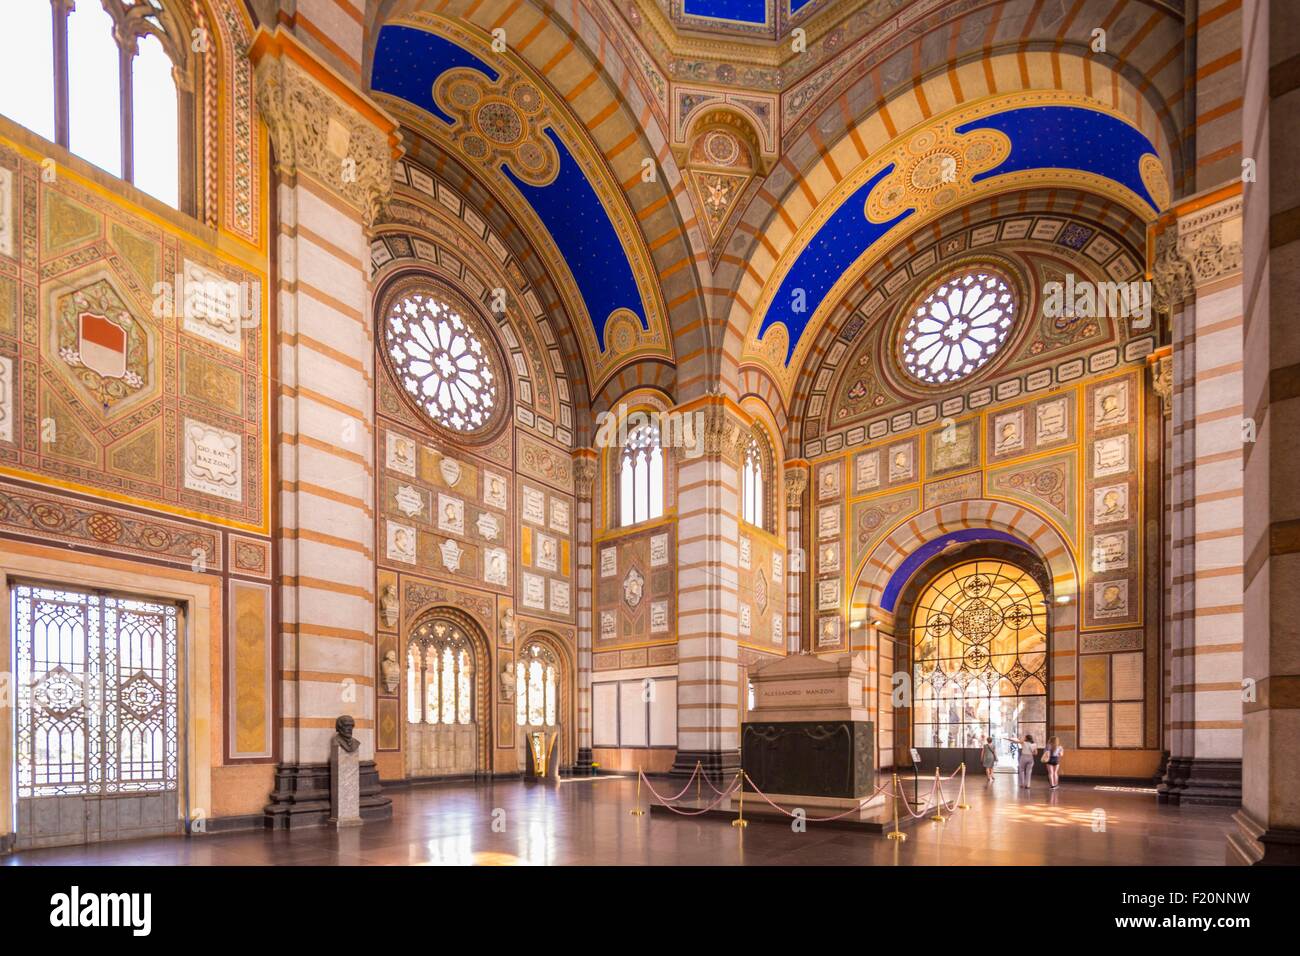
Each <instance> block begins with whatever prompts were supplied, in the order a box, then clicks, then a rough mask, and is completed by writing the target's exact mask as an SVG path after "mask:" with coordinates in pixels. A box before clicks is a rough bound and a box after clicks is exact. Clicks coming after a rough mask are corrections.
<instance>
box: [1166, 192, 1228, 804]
mask: <svg viewBox="0 0 1300 956" xmlns="http://www.w3.org/2000/svg"><path fill="white" fill-rule="evenodd" d="M1151 235H1152V239H1153V241H1154V242H1153V244H1154V248H1155V251H1156V255H1155V260H1154V263H1153V265H1152V270H1151V271H1152V281H1153V284H1154V286H1155V293H1156V294H1155V298H1156V304H1157V307H1158V308H1159V309H1161V310H1162V311H1164V312H1166V313H1167V314H1169V315H1171V317H1172V329H1173V350H1172V355H1171V371H1172V386H1171V391H1172V401H1173V409H1172V419H1171V440H1170V449H1169V450H1170V455H1169V465H1168V467H1169V470H1170V494H1169V535H1170V538H1169V545H1168V546H1169V554H1170V567H1169V576H1170V577H1169V580H1170V592H1169V604H1170V606H1169V635H1168V646H1169V656H1168V668H1169V686H1168V691H1169V728H1168V729H1169V739H1168V741H1167V744H1168V749H1169V760H1168V763H1167V765H1166V768H1165V773H1164V776H1163V778H1162V780H1161V781H1160V784H1159V787H1158V790H1159V799H1160V800H1161V801H1163V802H1169V803H1210V804H1221V805H1236V804H1237V803H1239V802H1240V800H1241V726H1242V723H1241V721H1242V710H1241V679H1242V629H1243V621H1242V603H1241V596H1242V580H1243V570H1244V560H1245V559H1244V552H1243V503H1244V499H1243V485H1242V460H1243V458H1242V448H1243V437H1244V434H1243V431H1244V429H1243V406H1242V401H1243V399H1242V396H1243V378H1242V315H1243V308H1244V303H1243V296H1242V271H1241V236H1242V203H1241V191H1240V184H1236V185H1235V186H1234V185H1229V186H1225V187H1219V188H1218V189H1214V190H1211V191H1209V192H1207V193H1202V194H1198V195H1194V196H1189V197H1185V198H1184V199H1182V200H1179V201H1178V202H1177V203H1176V204H1175V205H1174V206H1173V207H1172V208H1171V209H1169V210H1167V211H1166V212H1165V213H1164V214H1163V215H1162V216H1161V217H1160V219H1159V220H1157V222H1156V223H1155V224H1154V225H1153V226H1152V229H1151Z"/></svg>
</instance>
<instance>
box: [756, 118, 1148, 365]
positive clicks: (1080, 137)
mask: <svg viewBox="0 0 1300 956" xmlns="http://www.w3.org/2000/svg"><path fill="white" fill-rule="evenodd" d="M977 129H995V130H1000V131H1001V132H1003V133H1005V134H1006V136H1007V137H1008V138H1009V139H1010V140H1011V152H1010V153H1009V154H1008V155H1007V157H1006V159H1004V160H1003V161H1002V162H1001V163H999V164H998V165H997V166H996V167H994V168H993V169H990V170H987V171H985V172H983V173H979V174H977V175H976V176H975V177H974V181H975V182H981V181H984V180H989V179H993V178H995V177H997V176H1005V175H1008V174H1010V173H1016V172H1021V171H1023V170H1034V169H1069V170H1079V171H1082V172H1086V173H1092V174H1095V175H1097V176H1101V177H1104V178H1106V179H1109V180H1111V181H1113V182H1116V183H1119V184H1120V185H1122V186H1125V187H1127V188H1128V189H1129V190H1131V191H1132V192H1133V193H1134V194H1135V195H1137V196H1138V197H1139V198H1140V199H1141V200H1142V201H1143V202H1145V203H1147V204H1148V205H1149V206H1150V207H1151V210H1152V213H1153V214H1154V213H1156V212H1159V208H1158V207H1157V206H1156V203H1155V200H1154V199H1153V198H1152V197H1151V194H1150V193H1149V192H1147V188H1146V186H1145V185H1144V184H1143V182H1142V176H1141V174H1140V171H1139V170H1140V161H1141V159H1142V157H1143V156H1144V155H1145V154H1147V153H1153V154H1154V153H1155V152H1156V148H1155V146H1153V145H1152V143H1151V141H1150V140H1149V139H1147V138H1146V136H1144V135H1143V134H1142V133H1140V132H1139V131H1138V130H1136V129H1134V128H1133V127H1132V126H1130V125H1128V124H1127V123H1126V122H1124V121H1123V120H1121V119H1119V118H1118V117H1115V116H1112V115H1110V114H1109V113H1102V112H1100V111H1097V110H1090V109H1085V108H1083V107H1076V106H1033V107H1019V108H1016V109H1011V110H1006V111H1004V112H1001V113H994V114H993V115H991V116H987V117H985V118H983V119H978V120H972V121H971V122H969V123H965V124H963V125H961V126H958V127H957V128H956V132H957V133H959V134H964V133H969V132H970V131H972V130H977ZM893 168H894V167H893V166H892V165H890V166H887V167H886V168H884V169H882V170H881V171H880V172H879V173H877V174H876V175H875V176H873V177H872V178H871V179H870V180H869V181H867V182H866V183H864V184H863V185H862V186H861V187H859V188H858V189H856V190H855V191H854V192H853V193H852V194H851V195H850V196H848V197H847V198H846V199H845V200H844V202H843V203H841V204H840V206H839V208H838V209H836V210H835V212H834V213H832V214H831V216H830V218H828V219H827V221H826V222H825V223H824V224H823V225H822V226H821V228H820V229H818V231H817V232H816V234H815V235H814V236H813V237H812V239H811V240H810V241H809V242H808V245H807V246H806V247H804V249H803V250H802V251H801V252H800V253H799V255H798V257H797V258H796V259H795V261H794V264H793V265H792V266H791V268H790V271H789V272H788V273H786V275H785V276H784V278H783V279H782V280H781V285H780V287H779V288H778V289H777V291H776V295H775V296H774V297H773V298H772V303H771V305H770V306H768V310H767V313H766V314H765V315H764V316H763V321H762V325H761V326H760V327H759V333H758V334H759V338H760V339H761V338H762V337H763V336H764V335H765V334H766V332H767V330H768V329H769V328H770V327H771V326H773V325H775V324H777V323H780V324H781V325H784V326H785V327H786V330H787V331H788V332H789V336H790V339H789V345H788V347H787V349H786V357H785V364H786V365H787V366H788V365H789V364H790V361H791V359H792V358H793V356H794V353H795V348H796V346H797V345H798V344H799V340H800V338H801V337H802V335H803V333H804V331H805V330H806V329H807V326H808V323H809V321H810V320H811V319H812V317H813V314H814V313H815V312H816V311H817V308H818V306H820V305H821V304H822V301H823V299H825V297H826V295H827V293H828V292H830V290H831V288H832V287H833V286H834V285H835V283H836V282H837V281H838V280H839V278H840V276H842V275H843V274H844V273H845V272H846V271H847V270H848V269H849V268H850V267H851V266H852V265H853V264H854V263H855V262H857V261H858V259H860V258H861V257H862V256H863V255H864V254H865V253H866V252H867V250H868V249H870V248H871V247H872V246H873V245H874V244H875V243H876V242H878V241H879V240H880V239H881V238H882V237H883V236H884V235H885V234H886V233H887V232H889V230H890V229H891V228H892V227H893V226H894V225H896V224H897V223H899V222H901V221H902V220H904V219H906V218H907V217H908V216H910V215H911V214H912V213H913V212H914V211H915V210H913V209H906V210H904V211H903V212H901V213H899V214H898V215H897V216H896V217H894V218H893V219H891V220H890V221H888V222H884V223H874V222H871V221H870V220H869V219H868V218H867V216H866V200H867V196H868V194H869V193H870V192H871V190H872V188H874V186H875V185H876V184H877V183H878V182H880V181H881V180H882V179H884V178H885V177H886V176H888V175H889V173H890V172H892V171H893ZM800 289H802V290H803V303H802V304H803V311H795V306H796V305H797V304H799V303H798V300H797V299H796V296H795V293H796V290H800Z"/></svg>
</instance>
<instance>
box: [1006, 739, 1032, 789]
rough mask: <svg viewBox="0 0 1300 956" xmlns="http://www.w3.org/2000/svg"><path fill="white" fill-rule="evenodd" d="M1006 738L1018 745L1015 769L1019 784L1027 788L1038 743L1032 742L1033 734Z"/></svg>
mask: <svg viewBox="0 0 1300 956" xmlns="http://www.w3.org/2000/svg"><path fill="white" fill-rule="evenodd" d="M1007 740H1010V741H1012V742H1014V743H1017V744H1019V745H1020V762H1019V764H1018V765H1017V767H1016V771H1017V773H1018V774H1019V779H1020V786H1022V787H1023V788H1024V789H1026V790H1028V789H1029V783H1030V779H1031V778H1032V776H1033V773H1034V757H1035V756H1036V755H1037V753H1038V745H1037V744H1036V743H1034V736H1033V734H1025V736H1024V737H1023V738H1021V737H1008V738H1007Z"/></svg>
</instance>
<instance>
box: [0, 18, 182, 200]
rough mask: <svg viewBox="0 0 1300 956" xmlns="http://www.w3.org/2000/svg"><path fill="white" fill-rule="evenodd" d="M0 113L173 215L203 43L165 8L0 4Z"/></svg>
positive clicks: (178, 192) (178, 197)
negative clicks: (185, 111)
mask: <svg viewBox="0 0 1300 956" xmlns="http://www.w3.org/2000/svg"><path fill="white" fill-rule="evenodd" d="M4 6H5V11H4V12H5V31H6V33H7V43H6V53H5V55H4V56H3V57H0V113H4V114H5V115H6V116H8V117H9V118H10V119H13V120H15V121H16V122H18V123H20V124H22V125H23V126H26V127H27V128H28V129H30V130H32V131H33V132H35V133H38V134H39V135H41V136H43V137H45V138H46V139H50V140H53V141H54V142H56V143H58V144H59V145H60V146H63V147H65V148H67V149H68V150H70V151H71V152H73V153H75V154H76V155H78V156H80V157H81V158H82V159H85V160H87V161H89V162H91V163H94V164H95V165H96V166H98V167H100V168H101V169H103V170H105V171H106V172H109V173H112V174H113V175H114V176H119V177H121V178H122V179H125V180H126V181H127V182H132V183H135V184H136V185H137V186H138V187H140V189H142V190H144V191H145V192H147V193H149V194H150V195H152V196H154V197H155V198H157V199H160V200H162V201H163V202H165V203H167V204H168V205H169V206H172V207H175V208H179V207H180V202H181V148H180V140H181V135H180V130H181V128H182V124H181V89H180V86H179V85H178V81H179V82H181V83H188V81H187V80H186V79H185V78H186V76H187V74H186V72H185V71H186V69H187V59H188V54H189V51H190V50H191V49H192V48H194V47H195V46H196V45H197V46H198V47H199V48H201V43H198V40H199V39H200V38H198V37H194V36H192V35H191V32H190V31H189V30H188V29H187V25H186V24H185V23H183V21H182V20H181V19H180V18H179V17H178V16H177V13H176V10H175V9H174V8H178V7H179V4H175V3H171V2H169V3H167V4H164V2H163V0H81V2H79V3H74V0H5V5H4Z"/></svg>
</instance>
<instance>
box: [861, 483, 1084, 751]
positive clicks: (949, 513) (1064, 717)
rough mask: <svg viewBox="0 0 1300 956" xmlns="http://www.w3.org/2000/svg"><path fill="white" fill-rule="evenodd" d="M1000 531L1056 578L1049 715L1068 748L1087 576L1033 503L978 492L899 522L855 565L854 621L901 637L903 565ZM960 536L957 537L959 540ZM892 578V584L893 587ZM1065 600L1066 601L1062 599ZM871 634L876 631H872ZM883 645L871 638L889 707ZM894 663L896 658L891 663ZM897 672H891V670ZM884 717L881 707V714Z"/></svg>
mask: <svg viewBox="0 0 1300 956" xmlns="http://www.w3.org/2000/svg"><path fill="white" fill-rule="evenodd" d="M981 531H984V532H988V531H992V532H1000V533H1001V534H1002V535H1007V536H1010V537H1011V538H1014V539H1016V540H1017V541H1018V542H1019V543H1021V544H1023V545H1024V546H1025V547H1027V548H1028V549H1029V550H1030V551H1031V552H1033V553H1034V554H1036V555H1037V556H1038V557H1039V558H1040V559H1041V560H1042V562H1043V564H1044V565H1045V566H1046V567H1047V570H1048V574H1049V575H1050V578H1051V594H1050V595H1049V599H1050V600H1051V601H1052V612H1051V637H1050V641H1051V643H1050V644H1049V646H1048V654H1049V660H1050V663H1049V674H1050V680H1051V686H1050V687H1049V688H1048V707H1049V713H1048V719H1049V722H1050V725H1051V727H1052V729H1053V732H1054V733H1057V734H1060V736H1061V738H1062V741H1063V743H1064V745H1065V746H1067V747H1073V746H1074V741H1075V704H1076V702H1077V692H1076V686H1077V685H1076V674H1075V669H1076V652H1077V648H1078V636H1079V611H1080V601H1079V593H1080V587H1081V582H1080V578H1079V570H1078V567H1077V565H1076V563H1075V560H1074V555H1073V552H1072V551H1071V550H1070V546H1069V544H1068V543H1067V542H1066V540H1065V538H1063V537H1062V536H1061V533H1060V532H1059V531H1057V530H1056V528H1055V527H1054V526H1053V525H1052V523H1051V522H1049V521H1048V520H1047V519H1046V518H1045V517H1043V516H1042V515H1040V514H1039V513H1038V512H1036V511H1034V510H1033V509H1031V508H1029V507H1027V506H1025V505H1022V504H1018V503H1017V504H1012V503H1010V502H1005V501H994V500H991V499H987V498H973V499H969V500H966V501H954V502H949V503H948V504H943V505H939V506H937V507H934V508H930V509H929V510H927V511H922V512H921V513H920V514H917V515H913V516H912V517H911V518H908V519H907V520H905V521H903V522H902V523H901V524H899V525H898V526H897V527H895V528H894V530H893V531H891V532H890V533H889V534H888V535H887V536H886V537H885V538H884V539H882V540H881V541H880V542H879V543H878V544H877V545H876V546H875V547H874V548H873V549H872V550H871V553H870V554H868V555H867V558H866V560H865V561H864V562H863V564H862V566H861V567H859V568H855V569H854V574H855V578H854V581H855V583H854V586H853V597H852V603H851V605H850V609H849V615H850V618H849V619H850V621H866V620H870V621H875V622H877V624H876V627H877V628H879V629H880V630H883V631H885V632H887V633H889V634H894V635H895V636H897V635H898V633H899V631H898V628H899V627H903V628H905V627H906V622H898V621H895V620H894V615H893V608H892V606H891V607H890V608H889V609H888V610H886V609H885V607H884V605H885V603H886V596H887V595H886V592H887V590H891V589H892V588H893V587H897V588H901V586H902V585H903V584H905V583H906V582H905V581H902V580H898V581H895V580H894V578H895V575H897V574H898V572H899V571H900V569H902V570H903V572H904V574H905V575H908V576H910V574H914V573H915V572H916V571H919V570H920V569H921V568H923V567H924V566H925V562H921V563H920V564H919V565H918V566H917V567H915V568H906V567H905V565H906V563H907V562H908V559H909V558H910V557H911V556H912V555H913V554H915V553H916V552H918V551H919V550H920V549H921V548H922V547H923V546H925V545H927V544H931V543H933V542H935V541H936V539H942V538H944V537H945V536H948V535H952V534H953V533H954V532H981ZM960 537H964V536H959V537H958V538H957V540H960ZM891 582H892V586H891ZM1063 598H1065V599H1067V600H1064V601H1063V600H1062V599H1063ZM869 633H873V632H872V631H869ZM878 650H879V649H878V648H876V647H873V646H872V645H871V640H870V638H868V648H867V657H868V661H869V663H870V667H871V671H870V675H869V677H868V690H869V693H870V698H869V699H870V701H871V703H872V710H873V713H874V712H876V711H877V709H878V708H881V707H883V706H884V705H885V703H886V701H887V698H888V695H887V693H883V694H882V693H881V690H882V688H883V689H885V690H886V691H887V689H888V687H887V684H883V683H882V682H881V681H880V668H879V666H878V662H879V660H880V658H879V657H878V655H877V652H878ZM890 666H891V667H892V663H891V665H890ZM891 672H892V671H891ZM881 716H883V713H882V715H881Z"/></svg>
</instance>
